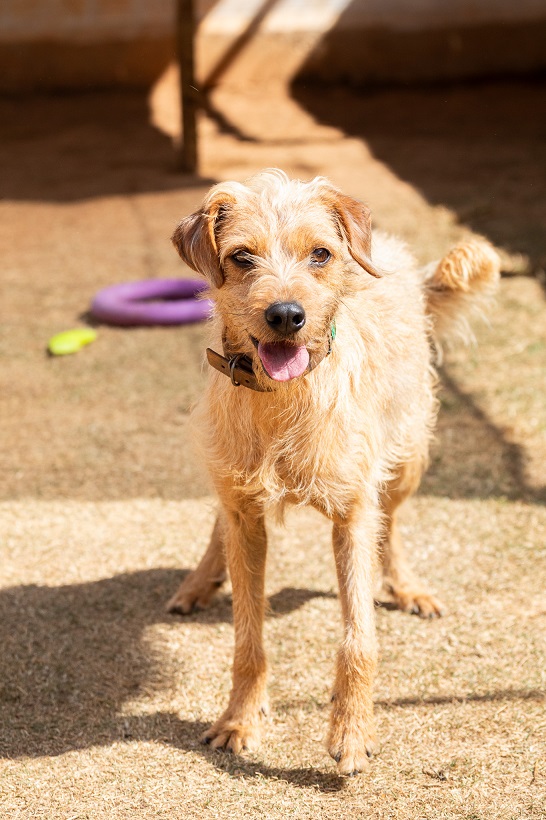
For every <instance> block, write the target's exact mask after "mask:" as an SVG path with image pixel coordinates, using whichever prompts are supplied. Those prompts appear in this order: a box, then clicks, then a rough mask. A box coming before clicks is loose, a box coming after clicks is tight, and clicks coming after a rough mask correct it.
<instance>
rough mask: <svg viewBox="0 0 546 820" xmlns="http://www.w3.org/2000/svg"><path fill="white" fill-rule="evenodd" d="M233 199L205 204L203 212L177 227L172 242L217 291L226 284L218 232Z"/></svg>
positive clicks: (184, 259) (209, 200) (183, 258)
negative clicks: (219, 250) (217, 237)
mask: <svg viewBox="0 0 546 820" xmlns="http://www.w3.org/2000/svg"><path fill="white" fill-rule="evenodd" d="M232 201H233V200H232V198H231V197H230V198H226V197H225V196H224V197H221V196H215V197H213V198H211V199H208V200H206V201H205V204H204V205H203V207H202V208H201V210H199V211H196V213H194V214H191V215H190V216H187V217H185V218H184V219H183V220H182V222H180V223H179V225H178V226H177V227H176V229H175V231H174V233H173V235H172V237H171V240H172V243H173V245H174V246H175V248H176V250H177V251H178V253H179V255H180V257H181V259H182V260H183V261H184V262H185V263H186V264H187V265H189V266H190V268H192V269H193V270H194V271H197V273H201V274H202V275H203V276H204V277H205V278H206V279H208V280H209V281H210V282H211V284H212V285H214V287H216V288H220V287H222V285H223V284H224V272H223V270H222V267H221V265H220V258H219V255H218V245H217V242H216V230H217V228H218V224H219V222H220V221H221V219H222V215H223V214H225V211H226V208H227V207H228V206H229V204H230V203H231V202H232Z"/></svg>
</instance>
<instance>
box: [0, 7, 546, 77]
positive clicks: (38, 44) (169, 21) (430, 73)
mask: <svg viewBox="0 0 546 820" xmlns="http://www.w3.org/2000/svg"><path fill="white" fill-rule="evenodd" d="M264 9H265V11H264ZM174 13H175V1H174V0H2V2H1V4H0V90H12V91H17V90H21V89H34V88H59V87H64V88H69V87H82V86H83V87H85V86H89V87H92V86H93V87H96V86H109V85H134V86H142V85H146V84H150V83H151V82H153V80H154V79H156V78H157V76H158V75H159V74H160V73H161V71H162V69H163V68H164V67H165V65H166V64H167V63H168V61H169V60H170V59H171V58H172V56H173V54H174V47H173V22H174ZM197 16H198V18H199V20H200V27H199V33H198V43H197V52H198V63H199V67H200V73H201V75H202V76H205V75H207V74H208V73H210V71H211V70H212V69H213V68H214V65H216V64H217V63H218V61H219V60H221V59H222V55H223V54H225V52H226V51H227V50H228V49H230V48H231V46H232V45H233V43H234V42H237V41H238V40H240V43H239V45H241V46H242V47H244V48H245V49H246V50H247V51H249V52H250V53H251V60H250V65H251V66H254V67H255V71H254V70H253V71H252V74H253V76H254V79H259V78H260V77H266V78H273V77H274V76H275V74H276V73H278V74H279V75H282V76H281V78H282V79H291V77H287V76H284V75H287V73H291V74H292V75H294V74H297V75H299V76H301V77H305V78H315V79H321V80H324V79H347V80H350V81H353V82H364V83H369V82H389V81H402V82H405V81H412V80H423V79H424V80H431V79H445V78H450V77H453V78H460V77H468V76H483V75H490V74H499V73H510V72H516V73H520V72H529V71H536V70H540V69H544V68H545V67H546V56H545V55H546V49H544V48H543V43H544V42H545V39H544V35H545V33H546V5H545V4H544V0H519V2H518V3H514V2H513V0H278V2H275V0H219V2H214V0H200V2H199V3H197ZM245 32H246V34H245ZM248 34H252V36H247V35H248ZM252 54H254V55H255V56H254V58H252ZM245 65H246V66H247V69H246V70H248V65H249V61H248V60H245ZM226 70H227V74H228V75H230V76H231V77H232V79H234V80H235V81H238V80H244V77H242V76H238V75H237V61H236V59H233V60H232V61H231V62H229V66H227V68H226Z"/></svg>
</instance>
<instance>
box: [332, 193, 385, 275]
mask: <svg viewBox="0 0 546 820" xmlns="http://www.w3.org/2000/svg"><path fill="white" fill-rule="evenodd" d="M333 193H334V196H333V203H332V204H333V209H334V212H335V216H336V217H337V221H338V224H339V226H340V228H341V231H342V233H343V235H344V236H345V239H346V240H347V244H348V246H349V251H350V253H351V256H352V257H353V259H354V260H355V262H358V264H359V265H360V267H361V268H364V270H365V271H367V272H368V273H369V274H371V275H372V276H376V277H378V278H379V277H380V276H382V274H381V273H380V271H378V270H377V268H375V267H374V265H373V264H372V259H371V251H372V218H371V213H370V209H369V208H368V207H367V206H366V205H364V203H363V202H359V201H358V199H353V197H351V196H347V195H346V194H342V193H340V192H339V191H334V192H333Z"/></svg>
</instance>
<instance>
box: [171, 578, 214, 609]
mask: <svg viewBox="0 0 546 820" xmlns="http://www.w3.org/2000/svg"><path fill="white" fill-rule="evenodd" d="M222 584H223V580H222V579H218V580H213V581H211V580H209V579H203V578H200V577H199V574H198V573H197V572H190V574H189V575H188V576H187V578H184V580H183V581H182V583H181V584H180V586H179V587H178V590H177V591H176V593H175V595H173V597H172V598H171V599H170V601H169V602H168V603H167V607H166V609H167V612H174V613H177V614H178V615H189V614H190V613H191V612H193V611H194V610H195V609H207V607H208V606H209V605H210V603H211V601H212V599H213V598H214V596H215V594H216V593H217V592H218V590H219V589H220V587H221V586H222Z"/></svg>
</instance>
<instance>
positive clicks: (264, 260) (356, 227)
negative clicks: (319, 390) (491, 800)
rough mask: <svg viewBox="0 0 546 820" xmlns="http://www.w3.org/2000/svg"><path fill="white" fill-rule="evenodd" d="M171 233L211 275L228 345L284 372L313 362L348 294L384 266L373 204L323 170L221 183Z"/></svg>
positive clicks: (188, 258) (184, 253) (273, 375)
mask: <svg viewBox="0 0 546 820" xmlns="http://www.w3.org/2000/svg"><path fill="white" fill-rule="evenodd" d="M173 243H174V245H175V247H176V248H177V250H178V252H179V254H180V256H181V257H182V259H183V260H184V261H185V262H186V263H187V264H188V265H189V266H190V267H191V268H193V269H194V270H196V271H198V272H200V273H202V274H203V275H204V276H205V277H206V278H207V279H208V280H209V283H210V285H211V287H212V289H213V297H214V299H215V302H216V312H217V314H218V315H219V316H220V318H221V320H222V321H223V324H224V328H225V337H226V340H227V344H228V346H229V348H230V349H231V350H233V351H234V352H235V351H236V352H238V353H239V352H240V353H246V354H247V355H248V356H249V357H251V358H252V359H253V360H254V361H256V359H257V358H258V359H259V360H260V362H261V365H262V366H263V369H264V371H265V373H266V374H267V376H268V377H269V378H270V379H274V380H276V381H289V380H291V379H293V378H296V377H297V376H300V375H302V373H304V372H305V371H306V370H307V368H308V367H309V364H310V360H311V363H312V358H313V356H314V355H317V352H318V351H320V350H321V349H323V346H324V344H325V340H328V339H329V338H330V336H331V328H332V323H333V321H334V319H335V315H336V311H337V309H338V307H339V305H340V302H341V300H342V299H343V298H344V297H347V296H348V295H349V294H351V293H352V292H354V291H356V290H357V289H360V288H362V287H363V286H365V285H366V284H367V283H369V282H370V275H371V276H374V277H377V276H379V275H380V274H379V273H378V271H377V270H376V269H375V268H374V267H373V265H372V262H371V220H370V212H369V210H368V208H367V207H366V206H365V205H363V204H362V203H360V202H358V201H357V200H355V199H352V198H351V197H348V196H345V195H344V194H342V193H340V191H338V190H337V189H336V188H334V187H333V186H332V185H330V184H329V183H328V182H327V180H325V179H322V178H320V177H318V178H316V179H314V180H313V181H312V182H309V183H302V182H299V181H293V180H289V179H288V177H287V176H286V175H285V174H284V173H283V172H281V171H276V170H273V171H264V172H262V173H261V174H258V175H257V176H255V177H253V178H252V179H250V180H249V181H248V182H247V183H246V184H245V185H241V184H240V183H236V182H230V183H225V184H220V185H216V186H214V187H213V188H212V189H211V191H210V192H209V194H208V196H207V197H206V199H205V201H204V203H203V205H202V207H201V209H200V210H199V211H197V212H196V213H194V214H192V215H191V216H188V217H186V219H183V220H182V222H181V223H180V224H179V225H178V227H177V228H176V230H175V232H174V235H173ZM256 363H257V362H256ZM259 370H260V368H255V371H256V372H258V371H259Z"/></svg>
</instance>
